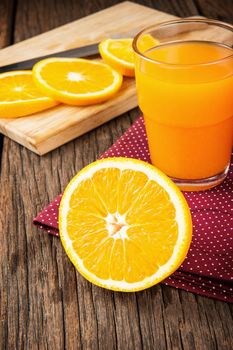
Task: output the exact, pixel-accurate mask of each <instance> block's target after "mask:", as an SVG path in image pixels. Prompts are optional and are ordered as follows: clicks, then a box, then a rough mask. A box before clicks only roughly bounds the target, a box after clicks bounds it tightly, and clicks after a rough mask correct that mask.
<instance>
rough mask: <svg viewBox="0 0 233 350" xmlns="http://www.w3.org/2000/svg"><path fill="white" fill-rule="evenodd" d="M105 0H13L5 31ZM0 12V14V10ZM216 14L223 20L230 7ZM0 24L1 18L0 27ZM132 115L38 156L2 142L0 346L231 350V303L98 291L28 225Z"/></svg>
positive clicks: (50, 22)
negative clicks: (14, 10) (11, 20)
mask: <svg viewBox="0 0 233 350" xmlns="http://www.w3.org/2000/svg"><path fill="white" fill-rule="evenodd" d="M140 2H141V3H142V2H143V3H144V4H146V5H149V6H151V7H155V8H158V9H159V10H164V11H169V12H170V13H172V14H174V15H177V16H184V15H186V16H187V15H194V14H197V13H198V6H197V2H196V1H195V2H194V1H192V0H191V1H189V0H179V1H173V0H155V1H152V0H151V1H150V0H148V1H140ZM112 3H113V1H107V0H93V1H83V2H79V1H75V0H73V1H70V0H63V1H62V0H59V1H56V0H51V1H46V0H44V1H41V0H30V1H29V0H19V1H18V4H17V6H16V7H17V13H16V21H15V22H14V33H13V35H12V37H14V38H15V40H23V39H26V38H27V37H29V36H32V35H35V34H38V33H40V32H43V31H44V30H49V29H51V28H53V27H55V26H58V25H62V24H64V23H67V22H69V21H70V20H73V19H75V18H78V17H79V16H80V17H81V16H84V15H87V14H89V13H93V12H94V11H97V10H99V9H101V8H104V7H105V6H109V5H111V4H112ZM215 3H216V2H215V1H211V6H206V7H204V6H203V8H202V11H205V15H206V16H208V17H216V16H215V11H216V9H215V5H214V4H215ZM83 4H84V5H85V6H84V5H83ZM212 8H213V12H212ZM2 10H3V12H2V11H1V14H2V13H4V11H5V10H6V7H3V9H2ZM221 11H222V12H221V13H222V14H223V13H224V17H225V20H228V21H229V22H232V20H233V18H232V16H231V15H229V14H230V13H231V12H230V11H231V10H230V8H228V7H227V6H226V8H225V10H224V9H222V10H221ZM200 14H203V13H200ZM4 18H8V15H4ZM2 21H3V17H2V16H1V18H0V27H1V25H2V23H3V22H2ZM5 23H6V22H5ZM1 28H2V27H1ZM7 31H8V33H10V32H11V29H10V30H9V29H7ZM7 40H9V39H7ZM4 43H6V44H8V42H7V41H4ZM138 114H139V111H138V110H137V109H135V110H132V111H131V112H129V113H126V114H124V115H122V116H120V117H119V118H117V119H114V120H112V121H110V122H108V123H106V124H104V125H102V126H100V127H98V128H97V129H95V130H93V131H91V132H89V133H88V134H85V135H83V136H81V137H79V138H77V139H76V140H74V141H72V142H69V143H68V144H66V145H64V146H62V147H61V148H59V149H56V150H54V151H52V152H51V153H49V154H47V155H45V156H44V157H38V156H37V155H36V154H34V153H32V152H30V151H28V150H27V149H25V148H23V147H21V146H20V145H18V144H16V143H15V142H13V141H11V140H10V139H8V138H7V137H6V138H5V139H4V144H3V154H2V163H1V164H2V169H1V177H0V189H1V197H0V240H1V254H0V349H2V350H3V349H7V350H8V349H10V350H12V349H13V350H15V349H20V350H21V349H23V350H24V349H27V350H34V349H40V350H44V349H49V350H51V349H56V350H63V349H68V350H70V349H71V350H73V349H87V350H89V349H93V350H96V349H99V350H102V349H107V350H112V349H117V350H125V349H129V350H135V349H146V350H153V349H159V350H160V349H161V350H174V349H175V350H176V349H177V350H182V349H184V350H189V349H191V350H193V349H196V350H212V349H213V350H218V349H220V350H231V349H233V343H232V314H233V308H232V305H229V304H227V303H224V302H218V301H214V300H212V299H208V298H205V297H201V296H197V295H194V294H191V293H186V292H184V291H181V290H176V289H174V288H170V287H166V286H162V285H159V286H156V287H154V288H151V289H149V290H146V291H143V292H140V293H132V294H121V293H113V292H108V291H105V290H102V289H100V288H98V287H95V286H93V285H91V284H90V283H88V282H87V281H86V280H85V279H83V278H82V277H81V276H80V275H79V274H78V273H77V272H76V271H75V269H74V267H73V266H72V264H71V263H70V262H69V260H68V258H67V257H66V254H65V253H64V252H63V249H62V247H61V244H60V241H59V239H57V238H55V237H51V236H49V235H47V234H45V233H43V232H41V231H39V230H37V229H36V228H35V227H33V226H32V218H33V217H34V216H35V215H36V214H37V213H38V211H39V210H41V209H42V208H43V207H44V206H45V205H46V204H48V203H49V201H51V200H52V199H53V198H54V197H55V196H56V195H57V194H58V193H60V192H61V191H62V190H63V189H64V187H65V186H66V185H67V182H68V181H69V180H70V179H71V178H72V176H73V175H74V174H75V173H76V172H77V171H78V170H79V169H81V168H82V167H83V166H84V165H86V164H88V163H90V162H92V161H94V160H95V159H96V158H97V157H98V156H99V155H100V154H101V153H102V152H104V151H105V150H106V149H107V148H108V147H109V146H111V145H112V143H113V142H114V141H115V140H116V139H117V138H118V137H119V136H121V135H122V133H123V132H124V131H125V130H126V129H127V128H128V127H129V126H130V125H131V123H132V122H133V120H135V118H136V117H137V116H138Z"/></svg>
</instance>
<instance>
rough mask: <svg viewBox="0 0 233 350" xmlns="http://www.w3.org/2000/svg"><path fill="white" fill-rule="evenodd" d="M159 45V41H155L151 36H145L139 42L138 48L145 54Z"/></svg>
mask: <svg viewBox="0 0 233 350" xmlns="http://www.w3.org/2000/svg"><path fill="white" fill-rule="evenodd" d="M158 44H159V41H158V40H157V39H155V38H154V37H153V36H152V35H151V34H144V35H142V36H141V37H140V40H138V42H137V48H138V49H139V51H140V52H141V53H145V52H146V51H147V50H149V49H152V48H154V47H155V46H157V45H158Z"/></svg>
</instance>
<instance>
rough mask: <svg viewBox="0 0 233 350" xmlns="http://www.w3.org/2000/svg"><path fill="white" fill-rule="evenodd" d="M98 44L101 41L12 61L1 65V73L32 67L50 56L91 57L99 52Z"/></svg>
mask: <svg viewBox="0 0 233 350" xmlns="http://www.w3.org/2000/svg"><path fill="white" fill-rule="evenodd" d="M98 45H99V43H94V44H91V45H86V46H82V47H78V48H74V49H70V50H65V51H60V52H55V53H51V54H49V55H44V56H40V57H35V58H31V59H29V60H25V61H20V62H16V63H11V64H8V65H6V66H2V67H0V73H5V72H9V71H12V70H22V69H32V67H33V66H34V64H35V63H37V62H39V61H41V60H42V59H45V58H49V57H79V58H81V57H90V56H94V55H97V54H98V53H99V51H98Z"/></svg>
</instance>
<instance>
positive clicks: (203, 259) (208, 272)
mask: <svg viewBox="0 0 233 350" xmlns="http://www.w3.org/2000/svg"><path fill="white" fill-rule="evenodd" d="M118 156H125V157H130V158H138V159H142V160H144V161H147V162H150V155H149V150H148V145H147V138H146V133H145V127H144V121H143V118H142V117H140V118H139V119H138V120H137V121H136V122H135V123H134V124H133V125H132V126H131V128H130V129H129V130H128V131H127V132H126V133H125V134H124V135H123V136H122V137H121V138H120V139H119V140H118V141H117V142H116V143H115V144H114V145H113V146H112V147H111V148H110V149H109V150H107V152H105V153H104V154H103V155H102V156H101V158H106V157H118ZM232 190H233V164H232V165H231V169H230V171H229V174H228V177H227V179H226V180H225V181H224V182H223V183H222V184H221V185H219V186H217V187H215V188H214V189H212V190H209V191H205V192H184V195H185V197H186V199H187V201H188V203H189V207H190V209H191V212H192V219H193V231H194V232H193V240H192V244H191V247H190V250H189V253H188V256H187V257H186V259H185V261H184V263H183V264H182V265H181V267H180V268H179V270H177V271H176V272H175V273H174V274H173V275H172V276H170V277H169V278H167V279H166V280H165V281H164V282H163V283H165V284H166V285H169V286H173V287H176V288H181V289H184V290H186V291H190V292H193V293H197V294H202V295H206V296H208V297H212V298H216V299H219V300H225V301H228V302H233V259H232V258H233V245H232V238H233V237H232V236H233V235H232V229H233V191H232ZM61 196H62V195H59V196H58V197H57V198H56V199H55V201H54V202H52V203H51V204H50V205H49V206H48V207H47V208H45V209H44V210H43V211H42V212H41V213H40V214H39V215H38V216H37V217H36V218H35V219H34V221H33V222H34V224H35V225H37V226H39V228H41V229H44V230H46V231H47V232H48V233H50V234H53V235H56V236H59V231H58V223H57V220H58V207H59V203H60V200H61Z"/></svg>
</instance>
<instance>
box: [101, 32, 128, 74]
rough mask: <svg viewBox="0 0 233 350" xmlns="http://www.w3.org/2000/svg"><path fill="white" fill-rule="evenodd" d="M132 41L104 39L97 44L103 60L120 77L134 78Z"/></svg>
mask: <svg viewBox="0 0 233 350" xmlns="http://www.w3.org/2000/svg"><path fill="white" fill-rule="evenodd" d="M132 42H133V39H129V38H127V39H106V40H103V41H102V42H101V43H100V44H99V52H100V55H101V57H102V58H103V60H104V61H105V62H106V63H108V64H110V65H111V66H112V67H113V68H114V69H116V70H117V71H118V72H120V73H121V74H122V75H125V76H129V77H133V76H134V51H133V47H132Z"/></svg>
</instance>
